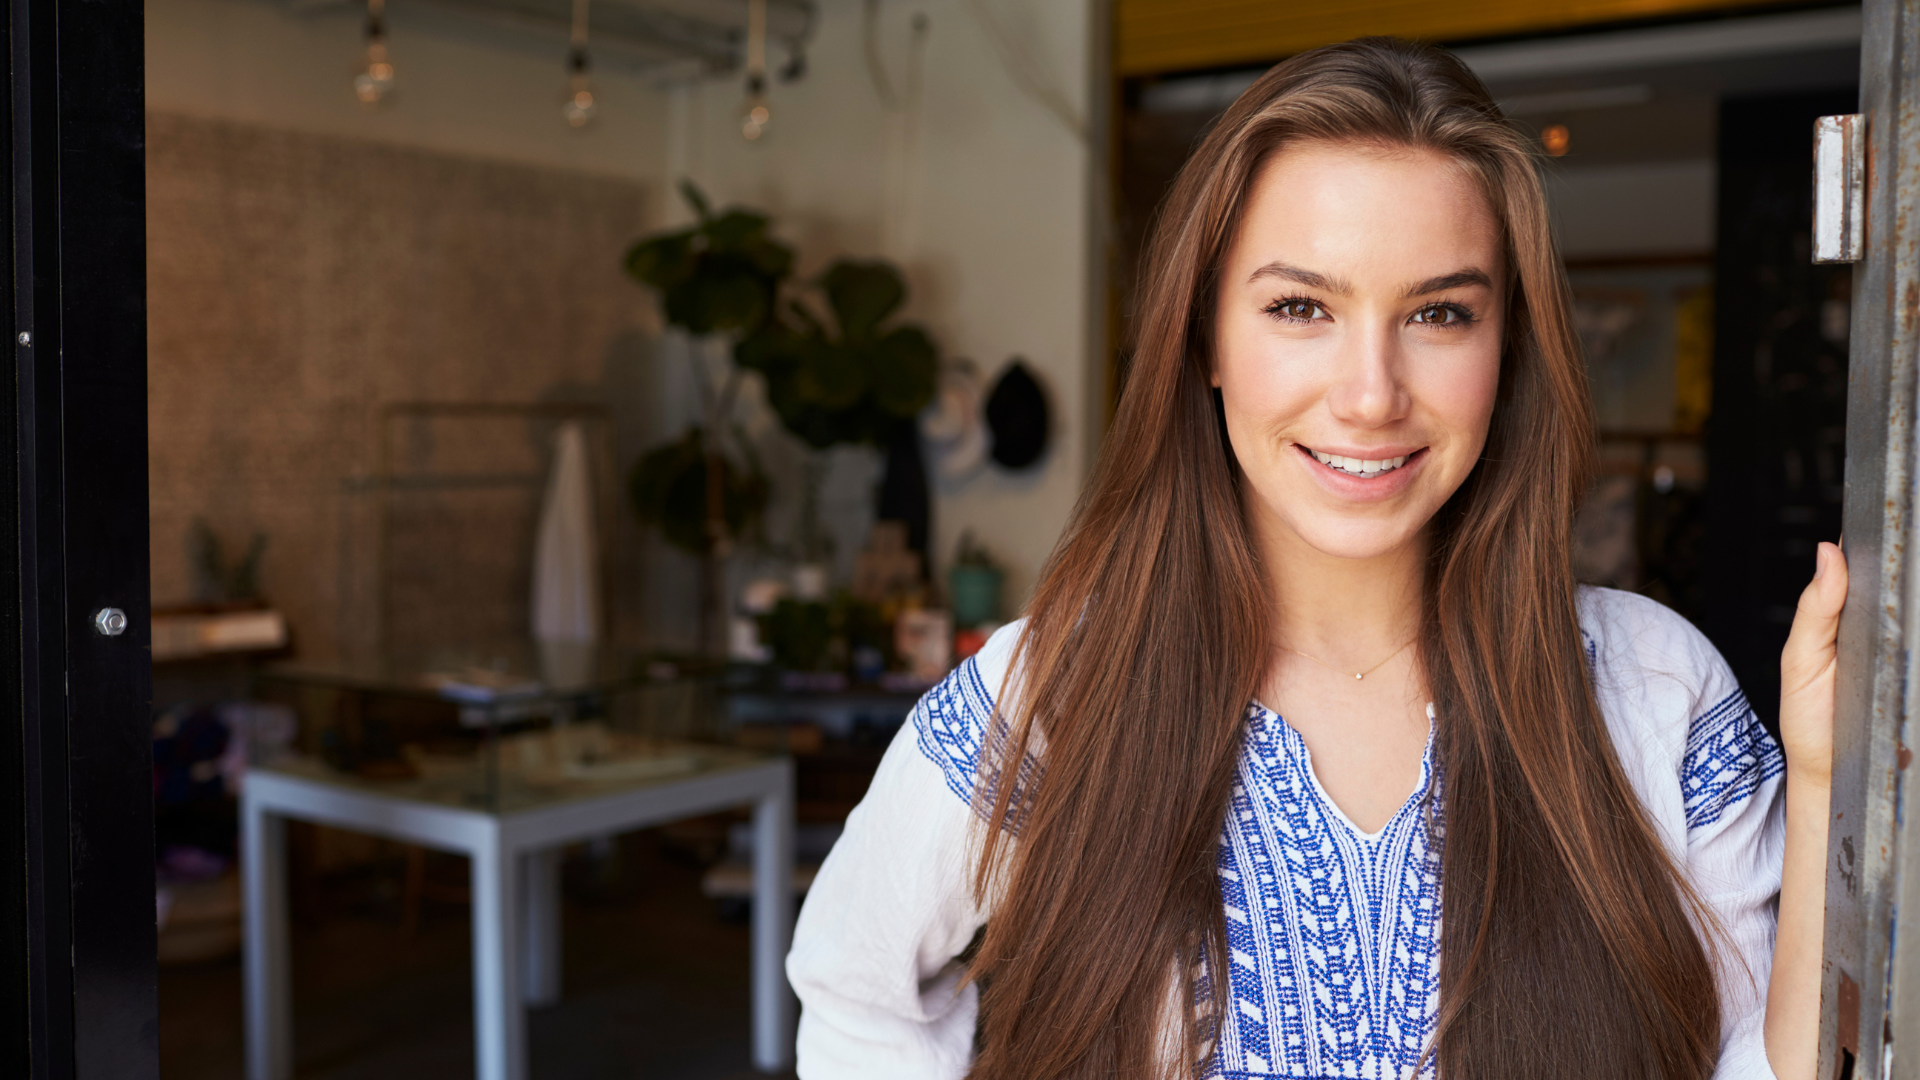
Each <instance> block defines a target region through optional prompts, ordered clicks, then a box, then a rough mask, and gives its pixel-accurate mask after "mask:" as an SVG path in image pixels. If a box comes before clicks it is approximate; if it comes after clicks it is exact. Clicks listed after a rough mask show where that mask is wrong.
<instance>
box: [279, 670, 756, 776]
mask: <svg viewBox="0 0 1920 1080" xmlns="http://www.w3.org/2000/svg"><path fill="white" fill-rule="evenodd" d="M720 676H721V673H720V671H719V670H718V669H712V670H708V669H702V668H699V667H688V666H686V665H683V664H676V663H671V662H667V661H663V660H660V659H658V658H657V657H650V656H648V655H646V654H641V653H635V652H631V651H626V650H621V649H617V648H610V647H605V646H596V645H582V644H577V643H571V642H533V641H521V642H509V643H502V644H499V645H495V646H490V647H473V646H467V647H461V648H446V649H440V650H435V651H431V652H425V653H421V654H417V655H411V656H405V655H394V656H383V657H378V658H376V659H373V660H368V661H359V662H355V661H345V660H342V661H306V660H299V661H286V662H282V663H277V664H272V665H269V666H268V667H266V668H265V669H264V670H263V671H262V672H261V673H260V675H259V677H258V678H259V683H260V689H261V691H262V692H263V694H266V695H270V696H276V697H280V696H284V697H286V698H290V699H291V700H290V701H289V703H290V704H292V705H293V706H294V707H295V708H296V710H297V711H298V712H299V713H300V714H301V739H300V743H299V746H298V752H297V753H296V754H294V755H291V756H289V757H286V758H282V759H280V760H278V761H275V762H272V763H270V767H271V768H273V769H274V770H275V771H279V772H288V773H294V774H302V775H308V776H309V777H310V778H313V779H321V778H325V779H327V780H328V782H331V783H337V784H341V785H345V786H352V787H366V788H373V789H377V790H380V791H382V792H385V793H388V794H390V795H394V796H397V797H403V798H408V799H412V800H417V801H421V802H426V803H434V804H440V805H445V806H452V807H461V808H467V809H481V810H487V811H491V812H494V813H508V812H518V811H520V810H524V809H528V808H531V807H534V806H539V805H543V804H547V803H553V802H560V801H567V800H571V799H577V798H591V797H594V796H597V795H603V794H610V793H614V792H618V791H623V790H628V789H631V788H635V787H643V786H647V785H649V784H654V783H659V782H666V781H675V780H682V779H687V778H690V777H693V776H696V775H699V774H702V773H707V772H714V771H722V770H725V769H728V768H734V767H740V766H745V765H753V764H761V763H764V762H765V761H767V760H768V759H769V755H768V754H766V753H764V752H759V751H757V750H755V749H751V748H743V747H739V746H734V745H729V743H730V742H731V740H730V739H729V738H727V736H726V730H725V729H726V728H727V727H728V726H729V725H728V722H727V719H726V717H725V715H724V710H723V709H722V708H721V706H720V702H721V693H722V685H721V682H722V680H721V677H720ZM256 764H257V765H267V764H269V763H256Z"/></svg>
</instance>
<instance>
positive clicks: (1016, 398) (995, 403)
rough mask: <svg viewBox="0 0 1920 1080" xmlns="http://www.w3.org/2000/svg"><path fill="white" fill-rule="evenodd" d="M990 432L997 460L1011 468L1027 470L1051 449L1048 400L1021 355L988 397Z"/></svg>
mask: <svg viewBox="0 0 1920 1080" xmlns="http://www.w3.org/2000/svg"><path fill="white" fill-rule="evenodd" d="M987 430H989V431H991V432H992V433H993V460H995V461H997V462H999V463H1000V464H1001V465H1003V466H1005V467H1007V468H1009V469H1024V468H1026V467H1027V466H1029V465H1031V464H1033V463H1034V462H1035V461H1037V460H1039V458H1040V454H1041V452H1042V451H1044V450H1045V449H1046V448H1047V397H1046V395H1045V394H1044V393H1042V392H1041V390H1040V384H1039V383H1038V382H1036V381H1034V378H1033V373H1032V372H1030V371H1028V370H1027V365H1026V364H1025V363H1024V362H1022V361H1021V359H1020V358H1019V357H1017V356H1016V357H1014V358H1013V362H1012V363H1010V364H1008V365H1007V370H1006V371H1004V372H1002V373H1001V375H1000V381H998V382H996V383H994V385H993V393H991V394H989V395H988V396H987Z"/></svg>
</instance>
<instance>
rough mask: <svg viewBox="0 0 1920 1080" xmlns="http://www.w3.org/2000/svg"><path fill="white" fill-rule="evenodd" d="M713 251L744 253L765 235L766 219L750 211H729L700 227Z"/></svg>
mask: <svg viewBox="0 0 1920 1080" xmlns="http://www.w3.org/2000/svg"><path fill="white" fill-rule="evenodd" d="M700 231H701V232H703V233H705V234H706V235H707V244H708V246H709V247H710V248H711V249H712V250H714V251H724V252H727V253H729V254H733V253H737V252H744V251H745V250H746V249H747V248H749V247H751V246H752V245H753V244H754V243H755V242H756V241H759V240H761V239H763V238H765V237H766V235H767V219H766V216H765V215H763V214H756V213H754V212H753V211H751V210H729V211H727V212H726V213H724V214H722V215H720V216H719V217H717V218H714V219H713V220H711V221H707V222H705V223H703V224H702V225H701V226H700Z"/></svg>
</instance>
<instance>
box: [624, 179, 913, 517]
mask: <svg viewBox="0 0 1920 1080" xmlns="http://www.w3.org/2000/svg"><path fill="white" fill-rule="evenodd" d="M680 194H681V195H682V197H684V198H685V199H686V200H687V204H688V205H689V206H691V207H692V208H693V211H694V214H695V216H696V218H697V220H696V221H695V223H694V224H693V225H691V226H689V227H687V228H683V229H676V230H674V231H671V232H666V233H661V234H659V235H656V236H651V237H647V238H646V239H643V240H641V241H640V242H638V243H636V244H635V245H634V246H633V247H632V248H631V249H630V250H629V251H628V252H627V260H626V268H627V272H628V273H629V274H631V275H632V276H633V277H634V278H636V279H638V280H639V281H641V282H642V283H644V284H646V285H649V286H652V287H653V288H655V289H657V290H659V292H660V297H661V302H662V307H663V308H664V311H665V314H666V318H667V321H668V322H669V323H671V324H672V325H674V326H677V327H680V328H682V329H684V330H686V331H687V332H688V333H689V334H693V335H695V336H707V335H713V334H728V335H732V336H734V338H735V345H734V348H733V358H734V365H733V367H732V369H731V370H730V371H729V372H728V373H727V374H726V377H725V378H713V377H708V378H703V379H701V380H700V385H701V389H702V392H703V393H704V394H705V395H706V398H705V402H704V405H705V409H704V411H705V413H706V417H705V422H704V423H703V424H702V426H701V427H700V428H696V429H693V430H691V431H689V432H688V433H687V434H686V435H684V436H683V437H682V438H681V439H679V440H678V441H676V442H673V443H668V444H664V445H662V446H659V447H656V448H655V449H653V450H651V451H649V452H648V453H647V454H646V455H644V456H643V457H642V458H641V459H640V461H639V462H638V464H636V465H635V466H634V471H633V475H632V477H631V479H630V481H629V489H630V491H631V493H632V496H633V501H634V507H635V509H636V510H637V511H638V513H639V515H640V517H641V519H642V520H643V521H646V522H648V523H649V524H653V525H656V526H658V527H659V528H660V529H661V531H662V533H663V534H664V535H665V536H666V538H667V539H668V540H669V541H670V542H672V543H673V544H675V545H676V546H678V547H681V548H683V549H685V550H688V551H691V552H694V553H696V554H701V553H710V552H712V551H713V550H714V545H715V544H716V543H718V542H719V541H720V540H722V539H724V538H728V537H735V538H737V537H739V536H741V535H742V534H743V533H745V532H748V531H751V530H752V528H753V527H754V526H755V525H757V523H758V520H759V517H760V513H761V510H762V509H763V508H764V505H765V501H766V494H767V487H766V482H765V479H764V477H763V476H762V475H761V473H760V470H759V469H758V468H757V467H756V465H755V463H754V462H753V461H752V458H751V454H749V453H747V452H746V448H745V447H744V446H743V447H741V454H740V455H738V456H740V457H742V458H743V460H742V461H741V462H739V463H736V462H735V461H733V460H731V456H730V455H728V454H725V453H723V452H722V447H721V443H722V442H723V441H724V440H723V438H722V437H721V435H717V434H716V433H724V432H725V431H727V430H728V425H729V424H730V423H731V420H730V417H731V414H732V410H733V402H734V397H735V394H736V391H737V389H738V385H739V376H740V374H741V372H743V371H757V372H759V373H760V374H761V375H762V376H763V377H764V378H765V379H766V383H767V399H768V401H769V403H770V404H771V405H772V406H773V410H774V412H775V413H776V414H777V415H778V416H779V417H780V420H781V423H782V424H783V425H785V427H786V428H787V430H789V431H791V432H792V433H793V434H794V435H796V436H798V437H799V438H800V439H801V440H802V441H804V442H806V443H807V444H808V445H809V446H812V447H815V448H818V449H825V448H827V447H830V446H834V445H838V444H842V443H870V444H874V445H885V444H886V443H887V442H888V441H889V440H890V439H892V438H893V437H894V436H895V435H896V434H898V433H899V432H900V431H901V430H902V428H903V426H904V425H906V424H909V423H911V422H912V420H913V418H914V416H915V415H917V414H918V413H919V412H920V410H921V409H923V408H925V407H926V405H927V402H928V401H930V400H932V398H933V392H934V381H935V377H936V374H937V372H938V368H939V360H938V353H937V351H936V350H935V349H934V345H933V341H932V340H931V339H930V338H929V337H928V336H927V334H926V331H924V330H922V329H921V328H920V327H918V326H915V325H912V324H909V323H889V320H890V319H891V318H892V317H893V315H894V314H895V312H897V311H898V310H899V309H900V306H901V305H902V304H903V303H904V302H905V300H906V294H907V289H906V283H905V282H904V281H903V280H902V279H901V277H900V272H899V271H898V270H896V269H894V268H893V267H892V266H891V265H889V264H887V263H884V262H862V261H856V260H851V259H842V260H839V261H837V262H835V263H833V264H832V265H831V266H829V267H828V268H827V271H826V273H824V274H822V275H821V276H820V278H819V279H818V280H817V281H816V282H814V284H816V285H817V286H818V287H819V289H820V292H821V293H822V294H823V296H824V298H825V301H826V304H825V309H826V314H827V318H825V319H823V318H821V317H820V316H818V315H816V314H815V313H814V311H813V310H812V309H811V308H809V307H808V306H807V305H806V304H803V303H800V302H797V301H793V300H789V301H788V302H787V303H786V304H785V305H784V306H783V305H782V304H781V300H782V295H781V294H782V290H783V287H784V286H785V285H786V283H787V280H788V277H789V275H790V274H791V273H792V271H793V251H792V249H791V248H788V247H787V246H786V245H784V244H782V243H780V242H779V241H778V240H775V239H773V238H772V236H771V235H770V234H769V222H768V220H767V217H766V215H764V214H760V213H756V212H754V211H751V210H743V209H739V208H737V207H736V208H729V209H727V210H725V211H721V212H719V213H716V212H714V210H713V209H712V207H711V205H710V204H709V203H708V201H707V198H706V196H705V195H703V194H702V193H701V192H700V190H699V189H698V188H696V187H694V186H693V185H692V184H691V183H687V182H684V181H683V182H682V183H681V185H680ZM698 355H699V352H698V350H696V356H698ZM716 384H718V385H719V386H720V389H718V390H715V389H714V386H715V385H716Z"/></svg>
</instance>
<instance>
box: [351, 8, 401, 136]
mask: <svg viewBox="0 0 1920 1080" xmlns="http://www.w3.org/2000/svg"><path fill="white" fill-rule="evenodd" d="M366 36H367V55H366V58H365V59H364V60H362V61H361V62H360V70H359V72H358V73H357V74H355V75H354V77H353V96H354V97H357V98H359V99H360V104H362V105H365V106H366V107H367V108H369V109H371V108H374V107H375V106H378V105H380V104H381V103H383V102H385V101H386V100H387V97H388V95H390V94H392V93H393V60H392V58H390V57H389V56H388V55H387V3H386V0H367V35H366Z"/></svg>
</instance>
